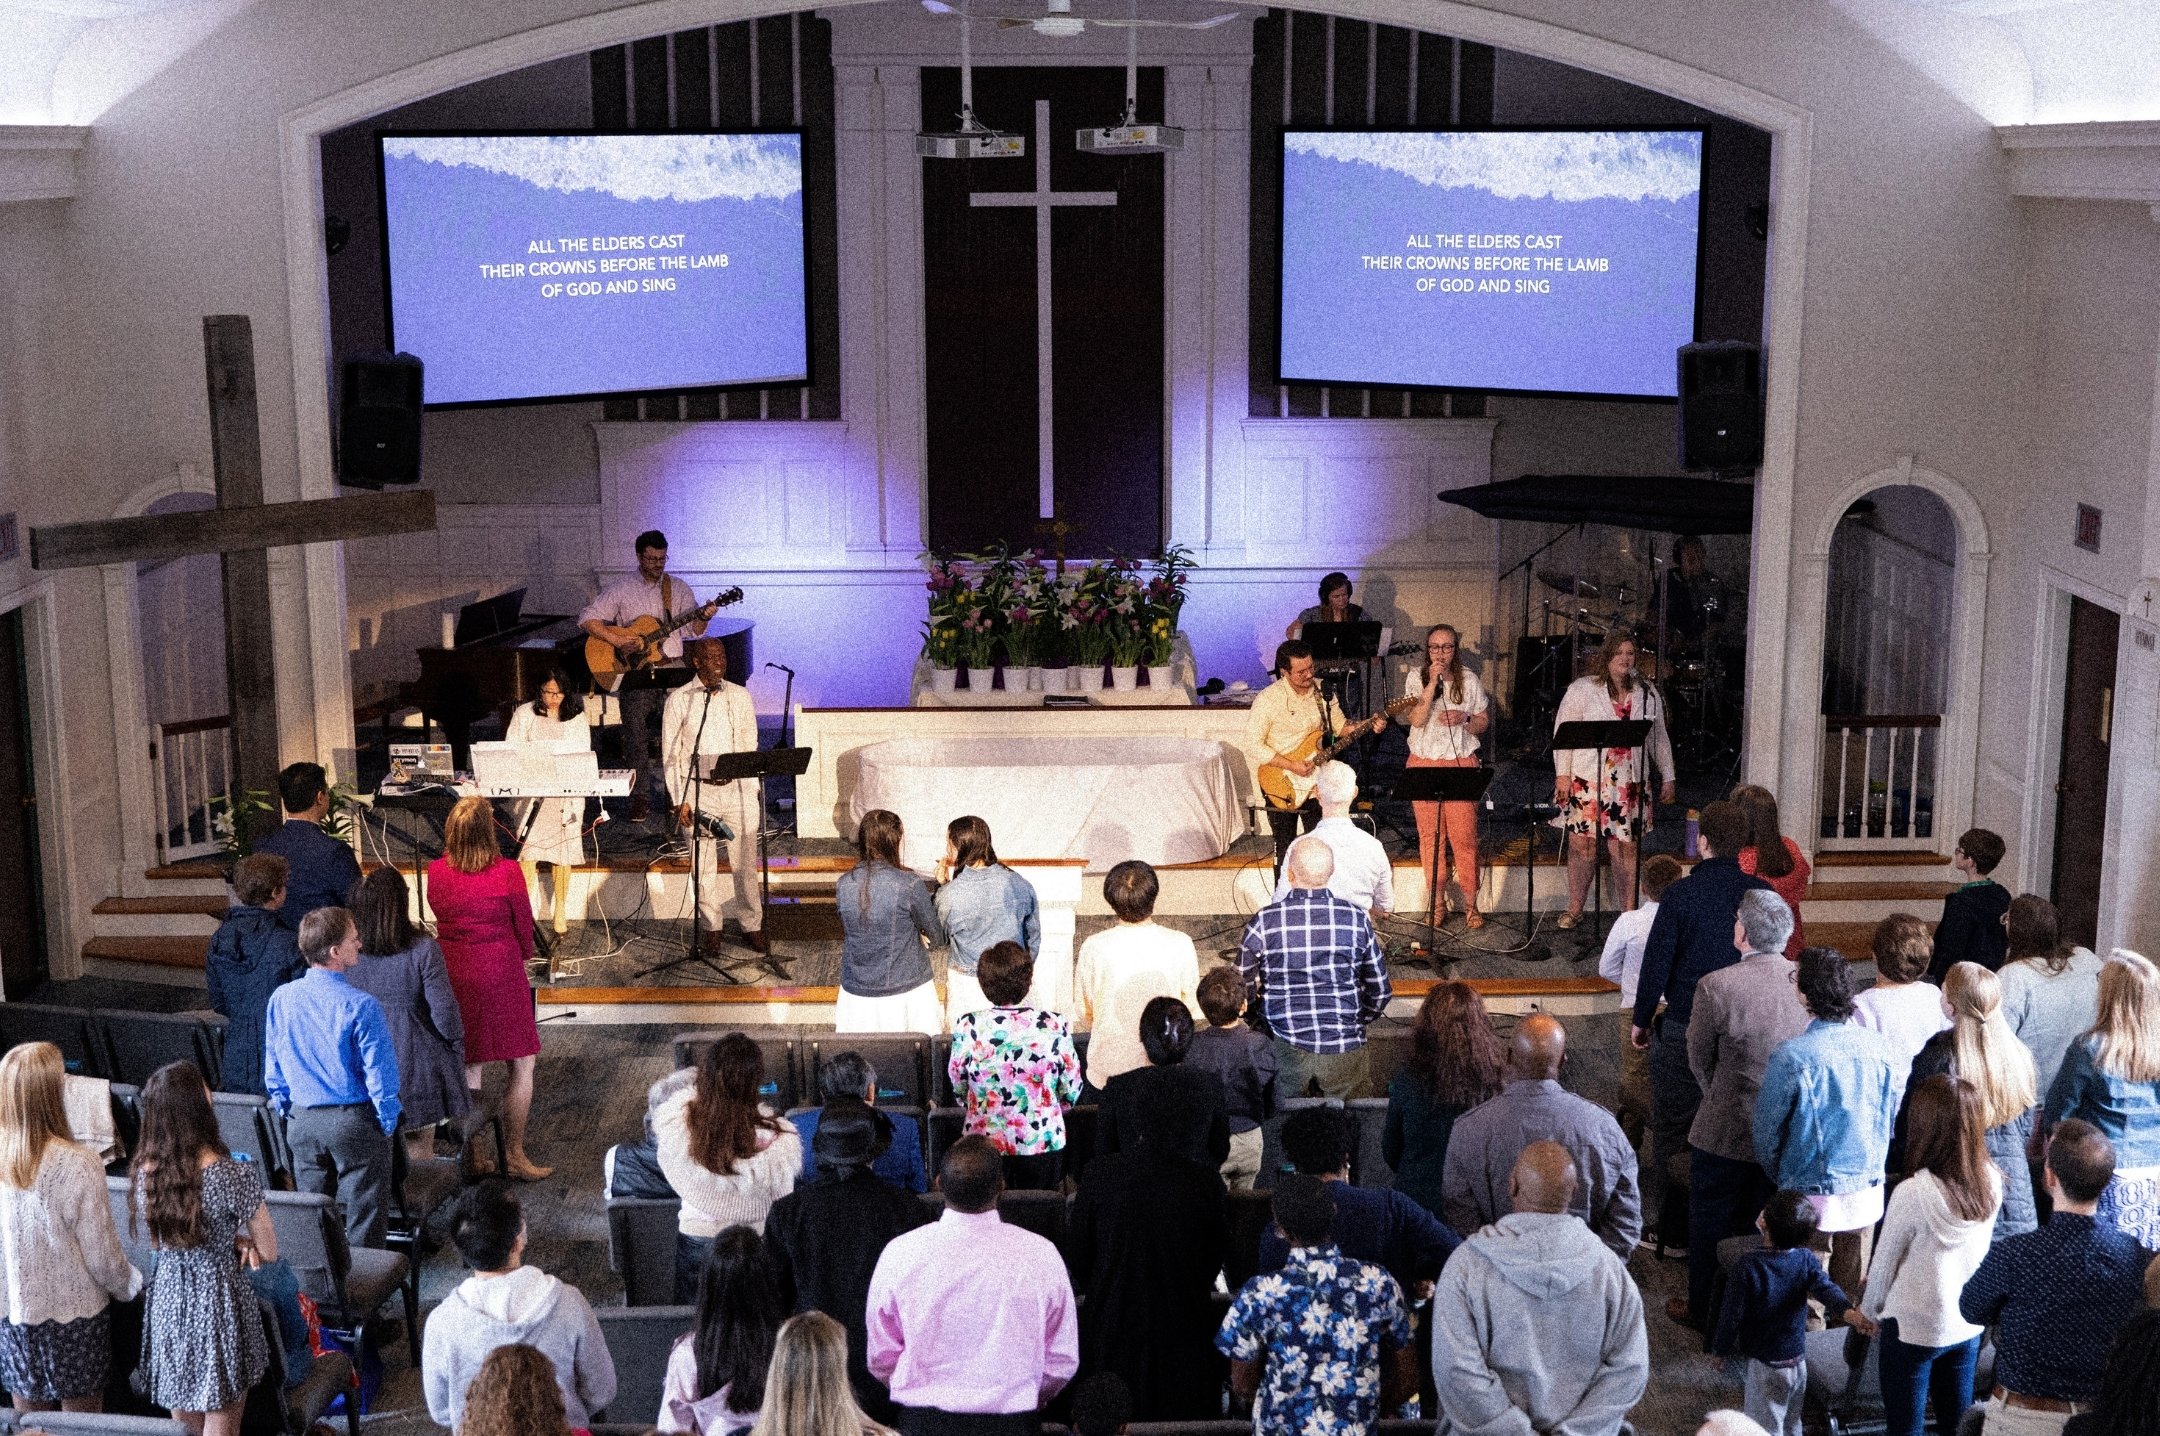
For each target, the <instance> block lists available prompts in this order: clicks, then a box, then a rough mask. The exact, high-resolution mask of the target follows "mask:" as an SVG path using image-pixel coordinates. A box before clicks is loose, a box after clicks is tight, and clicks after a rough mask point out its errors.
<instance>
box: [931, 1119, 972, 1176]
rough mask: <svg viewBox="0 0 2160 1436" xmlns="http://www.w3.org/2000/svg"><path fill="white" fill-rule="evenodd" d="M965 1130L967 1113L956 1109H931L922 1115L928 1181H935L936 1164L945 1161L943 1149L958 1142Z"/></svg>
mask: <svg viewBox="0 0 2160 1436" xmlns="http://www.w3.org/2000/svg"><path fill="white" fill-rule="evenodd" d="M966 1130H967V1113H966V1112H964V1111H962V1110H961V1109H960V1108H958V1107H932V1108H931V1109H930V1110H929V1111H928V1112H926V1113H924V1114H923V1143H924V1145H925V1146H927V1147H928V1148H929V1149H930V1150H929V1159H930V1166H929V1172H930V1180H931V1181H933V1182H934V1181H936V1180H937V1173H938V1164H939V1163H941V1162H943V1161H944V1160H945V1149H946V1148H948V1147H950V1146H951V1145H952V1144H953V1143H955V1142H957V1141H959V1140H960V1137H961V1134H962V1133H964V1132H965V1131H966Z"/></svg>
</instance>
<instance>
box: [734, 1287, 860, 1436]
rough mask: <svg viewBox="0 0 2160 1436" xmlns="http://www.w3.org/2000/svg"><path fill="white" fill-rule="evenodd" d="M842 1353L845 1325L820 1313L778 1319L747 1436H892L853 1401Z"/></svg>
mask: <svg viewBox="0 0 2160 1436" xmlns="http://www.w3.org/2000/svg"><path fill="white" fill-rule="evenodd" d="M847 1353H848V1348H847V1330H846V1328H844V1327H843V1326H841V1325H840V1323H839V1322H837V1321H834V1320H833V1319H832V1318H831V1317H829V1316H827V1315H826V1314H825V1313H824V1312H822V1311H806V1312H804V1313H802V1314H801V1315H800V1316H791V1317H789V1318H788V1319H787V1320H786V1321H784V1322H782V1323H781V1324H780V1334H779V1335H778V1336H777V1337H775V1338H774V1339H773V1355H772V1366H771V1368H770V1369H768V1370H767V1371H766V1373H765V1405H764V1408H763V1409H762V1410H761V1411H760V1412H759V1413H758V1420H757V1425H756V1426H754V1427H752V1428H751V1431H750V1436H892V1432H891V1431H889V1430H888V1429H887V1428H885V1427H883V1426H880V1425H878V1424H877V1422H875V1421H872V1420H871V1419H870V1418H869V1417H867V1416H865V1415H863V1409H862V1407H860V1406H858V1405H857V1404H856V1402H855V1391H854V1388H853V1387H851V1386H849V1385H848V1365H847Z"/></svg>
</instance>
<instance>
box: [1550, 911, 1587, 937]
mask: <svg viewBox="0 0 2160 1436" xmlns="http://www.w3.org/2000/svg"><path fill="white" fill-rule="evenodd" d="M1581 921H1582V914H1581V913H1579V912H1564V913H1562V914H1560V916H1558V917H1556V918H1554V919H1553V926H1554V927H1556V928H1559V929H1560V930H1561V931H1562V932H1571V931H1573V930H1574V927H1575V924H1577V923H1579V922H1581Z"/></svg>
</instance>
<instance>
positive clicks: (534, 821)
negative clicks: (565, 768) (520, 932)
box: [503, 668, 592, 934]
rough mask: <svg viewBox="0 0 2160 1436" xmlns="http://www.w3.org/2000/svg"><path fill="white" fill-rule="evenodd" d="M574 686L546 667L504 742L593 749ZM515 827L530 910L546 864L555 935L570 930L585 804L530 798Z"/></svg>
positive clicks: (536, 906) (565, 676) (559, 672)
mask: <svg viewBox="0 0 2160 1436" xmlns="http://www.w3.org/2000/svg"><path fill="white" fill-rule="evenodd" d="M574 686H575V685H574V684H573V683H572V682H571V679H570V675H569V674H567V673H565V672H563V670H562V669H560V668H551V669H549V670H548V674H547V677H546V678H545V679H543V680H541V683H540V692H539V695H538V696H537V697H535V698H534V699H533V701H532V702H530V703H520V704H519V705H518V708H517V711H516V712H515V713H512V714H511V715H510V729H509V731H508V732H507V733H505V734H504V735H503V736H504V738H505V739H506V740H507V741H509V742H512V743H550V744H553V745H554V746H555V747H556V749H557V750H558V751H560V750H561V749H564V748H590V747H592V728H591V727H590V726H589V725H588V724H587V722H586V721H585V701H584V699H582V698H578V697H573V696H572V689H573V688H574ZM536 808H537V809H538V811H537V812H535V811H534V809H536ZM517 823H518V828H519V831H521V832H523V833H524V834H525V844H524V846H523V847H521V848H519V849H518V865H519V866H520V867H522V868H524V869H525V886H526V887H527V888H528V889H529V890H531V891H532V893H533V911H534V912H538V911H539V910H540V897H539V889H540V865H541V864H542V863H545V864H547V866H548V868H549V870H550V872H551V873H552V876H551V878H550V879H549V882H550V885H551V886H552V888H553V917H554V927H555V931H556V932H557V934H561V933H565V932H568V931H569V930H570V923H569V917H568V913H569V907H568V904H569V901H570V871H571V869H573V868H575V867H576V866H577V865H578V864H579V863H582V862H584V861H585V800H584V799H583V798H528V799H526V800H525V801H524V802H522V803H520V804H518V808H517ZM528 823H529V824H530V826H527V825H528Z"/></svg>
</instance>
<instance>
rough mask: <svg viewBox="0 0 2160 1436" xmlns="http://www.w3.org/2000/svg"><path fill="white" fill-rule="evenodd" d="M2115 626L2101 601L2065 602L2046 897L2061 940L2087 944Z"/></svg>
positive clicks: (2110, 716)
mask: <svg viewBox="0 0 2160 1436" xmlns="http://www.w3.org/2000/svg"><path fill="white" fill-rule="evenodd" d="M2117 626H2118V620H2117V618H2116V616H2115V614H2114V613H2112V612H2110V611H2109V610H2107V609H2105V608H2102V607H2100V605H2098V604H2096V603H2087V602H2086V601H2085V600H2084V599H2082V598H2073V599H2071V600H2070V656H2069V660H2068V662H2067V664H2066V665H2065V670H2066V673H2067V675H2068V676H2067V679H2066V681H2065V682H2064V684H2063V690H2064V691H2063V720H2062V769H2061V772H2060V773H2058V774H2057V776H2056V781H2055V864H2054V874H2055V877H2054V888H2053V891H2052V892H2051V893H2050V894H2049V896H2050V898H2051V900H2052V901H2053V902H2054V904H2055V912H2056V916H2057V918H2058V919H2059V921H2060V922H2061V925H2062V938H2063V941H2065V942H2073V943H2080V944H2083V945H2085V946H2088V947H2089V946H2091V945H2092V942H2093V940H2094V938H2095V936H2096V935H2097V934H2098V931H2099V925H2100V863H2101V858H2102V853H2103V851H2104V849H2105V847H2106V839H2107V801H2108V746H2109V739H2110V737H2111V736H2112V735H2111V732H2110V730H2111V729H2112V728H2113V726H2114V722H2115V640H2116V630H2117Z"/></svg>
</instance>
